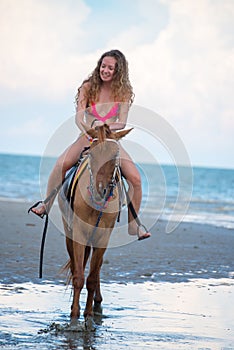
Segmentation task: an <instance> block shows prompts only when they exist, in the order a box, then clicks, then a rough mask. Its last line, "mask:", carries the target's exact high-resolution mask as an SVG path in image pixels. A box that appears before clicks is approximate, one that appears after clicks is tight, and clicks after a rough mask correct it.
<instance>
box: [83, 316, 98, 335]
mask: <svg viewBox="0 0 234 350" xmlns="http://www.w3.org/2000/svg"><path fill="white" fill-rule="evenodd" d="M85 329H86V331H88V332H94V331H95V330H96V324H95V322H94V320H93V317H92V316H86V318H85Z"/></svg>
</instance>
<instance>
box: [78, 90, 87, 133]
mask: <svg viewBox="0 0 234 350" xmlns="http://www.w3.org/2000/svg"><path fill="white" fill-rule="evenodd" d="M87 88H88V83H84V84H83V85H82V86H81V88H80V93H79V99H78V103H77V106H76V119H75V122H76V125H77V126H78V128H79V129H80V130H81V131H82V132H84V128H83V126H82V124H85V125H86V124H87V123H86V121H85V118H84V114H85V109H86V105H87V97H86V94H85V92H86V89H87ZM87 126H89V125H87Z"/></svg>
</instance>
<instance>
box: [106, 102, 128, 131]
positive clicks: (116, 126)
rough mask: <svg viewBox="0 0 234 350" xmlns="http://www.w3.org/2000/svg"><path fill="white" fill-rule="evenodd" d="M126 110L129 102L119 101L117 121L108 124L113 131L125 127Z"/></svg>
mask: <svg viewBox="0 0 234 350" xmlns="http://www.w3.org/2000/svg"><path fill="white" fill-rule="evenodd" d="M128 111H129V104H128V103H127V102H121V103H120V111H119V119H118V121H117V122H114V123H110V124H109V127H110V129H111V130H113V131H115V130H121V129H124V128H125V126H126V123H127V119H128Z"/></svg>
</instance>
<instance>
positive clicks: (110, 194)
mask: <svg viewBox="0 0 234 350" xmlns="http://www.w3.org/2000/svg"><path fill="white" fill-rule="evenodd" d="M96 140H98V139H93V141H96ZM105 141H107V142H115V143H116V144H117V145H118V153H117V156H116V161H115V167H114V171H113V174H112V178H111V181H110V183H109V185H108V189H107V191H106V195H105V197H104V198H103V200H102V201H99V202H98V201H97V200H96V199H95V198H94V176H93V173H92V169H91V165H90V162H91V160H90V152H89V155H88V170H89V177H90V184H89V186H88V187H87V189H88V191H89V195H90V200H91V202H92V204H93V206H94V208H95V209H96V210H98V211H99V214H98V218H97V221H96V224H95V227H94V229H93V232H92V235H91V237H90V239H89V242H88V244H90V242H91V240H92V238H93V235H94V234H95V232H96V230H97V228H98V226H99V223H100V221H101V218H102V215H103V210H104V209H106V207H107V205H108V202H109V201H110V199H111V197H113V192H114V189H115V187H116V184H117V183H116V175H117V171H119V170H120V167H119V163H120V161H119V159H120V156H119V153H120V152H119V144H118V142H117V141H116V140H113V139H108V138H107V139H105Z"/></svg>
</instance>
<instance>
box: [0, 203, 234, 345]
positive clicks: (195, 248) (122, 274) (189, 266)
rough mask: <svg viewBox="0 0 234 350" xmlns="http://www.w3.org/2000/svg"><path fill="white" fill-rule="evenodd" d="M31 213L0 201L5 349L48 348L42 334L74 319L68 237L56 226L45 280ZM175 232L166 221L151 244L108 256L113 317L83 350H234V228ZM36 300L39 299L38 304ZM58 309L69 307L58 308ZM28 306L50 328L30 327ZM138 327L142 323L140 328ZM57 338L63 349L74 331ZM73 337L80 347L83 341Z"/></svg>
mask: <svg viewBox="0 0 234 350" xmlns="http://www.w3.org/2000/svg"><path fill="white" fill-rule="evenodd" d="M29 206H30V205H29V203H21V202H16V201H8V200H4V201H1V202H0V215H1V272H0V280H1V303H0V304H1V309H2V310H3V311H2V312H1V317H2V320H3V327H2V329H1V338H0V342H1V343H0V344H2V346H3V347H5V348H6V349H8V348H11V347H12V349H13V348H22V349H23V348H27V346H26V345H25V344H29V345H30V344H31V345H30V346H31V347H29V348H33V346H35V348H37V346H38V348H39V343H38V342H40V345H41V347H40V348H43V346H42V344H43V342H41V337H42V335H40V336H38V335H37V334H38V333H37V332H38V331H39V330H40V329H41V328H42V329H46V327H48V325H49V324H50V323H51V322H54V323H62V322H68V320H69V312H70V311H69V308H70V303H71V299H70V289H69V291H68V289H67V287H66V286H65V284H66V276H65V275H64V274H61V272H60V269H61V267H62V266H63V265H64V264H65V262H66V261H67V259H68V255H67V252H66V247H65V237H64V234H63V233H62V232H61V231H60V230H59V229H58V228H57V227H55V226H54V224H53V222H50V223H49V228H48V233H47V238H46V244H45V251H44V265H43V279H42V280H41V279H39V278H38V268H39V251H40V242H41V235H42V229H43V224H44V221H43V220H41V219H40V218H38V217H37V216H35V215H32V214H27V209H28V208H29ZM145 224H147V223H145ZM165 226H166V222H164V221H158V222H156V224H155V225H154V227H153V228H152V237H151V238H150V239H147V240H144V241H141V242H139V241H137V240H134V241H132V242H131V243H129V244H126V245H121V246H119V247H114V248H109V249H107V251H106V253H105V256H104V263H103V267H102V271H101V281H102V286H103V298H104V302H103V304H104V313H105V317H103V319H102V322H101V324H100V326H98V327H99V328H97V330H96V332H95V336H92V337H94V338H92V339H93V340H90V339H89V340H88V342H90V341H91V342H92V347H91V345H90V347H84V345H82V346H83V347H81V348H85V349H86V348H87V349H122V348H123V349H126V348H127V349H200V348H204V347H205V348H206V349H212V350H213V349H221V348H222V349H224V348H225V349H234V337H233V334H234V319H233V302H234V294H233V293H234V280H233V277H234V262H233V251H234V234H233V230H230V229H226V228H222V227H215V226H211V225H205V224H203V225H201V224H194V223H185V222H182V223H181V224H180V225H179V226H178V227H177V229H176V230H175V231H173V232H172V233H171V234H167V233H165ZM68 288H70V287H68ZM35 291H36V293H34V292H35ZM65 291H67V292H65ZM66 293H67V294H66ZM83 293H85V290H84V292H83ZM26 295H31V297H32V299H30V300H31V303H30V302H29V300H28V299H27V297H26ZM25 297H26V299H25ZM35 298H38V299H37V300H35ZM51 298H52V299H51ZM84 299H85V297H84ZM26 300H27V301H26ZM55 301H59V305H58V304H57V302H56V304H55V305H54V304H53V303H55ZM11 303H13V305H12V304H11ZM28 303H29V304H28ZM83 303H84V300H83ZM25 305H28V308H31V309H32V310H31V312H33V310H34V312H35V313H38V316H37V317H39V318H42V319H43V321H41V322H38V319H37V321H35V324H34V326H33V327H32V324H30V326H29V325H27V322H26V321H28V318H30V315H28V314H27V312H28V310H27V311H25ZM45 305H47V306H46V310H44V308H45ZM40 308H41V310H40ZM26 309H27V307H26ZM20 310H21V311H22V310H24V311H22V312H23V315H24V316H25V315H26V314H27V317H26V319H24V326H25V327H26V330H24V332H23V333H24V336H22V334H21V336H19V333H20V332H19V330H15V329H14V327H13V329H12V324H11V322H10V321H7V320H11V316H12V315H13V314H14V318H13V319H14V320H15V321H16V320H17V317H18V318H19V315H20ZM43 310H44V311H43ZM46 311H47V313H46ZM25 312H26V314H25ZM116 313H117V314H118V316H117V315H116ZM46 314H47V316H46ZM17 315H18V316H17ZM42 315H43V317H42ZM24 316H22V315H21V316H20V317H23V318H24ZM34 318H35V315H34V316H33V315H32V319H33V320H34ZM131 320H134V322H136V324H135V325H134V326H133V324H132V323H131V322H132V321H131ZM18 322H19V319H18ZM20 322H22V319H21V321H20ZM129 322H130V323H129ZM10 324H11V326H10ZM130 325H132V327H131V326H130ZM30 327H31V328H30ZM119 327H120V328H119ZM27 329H28V332H27ZM125 332H126V333H125ZM134 332H135V333H134ZM42 333H43V332H42ZM129 333H130V334H131V336H129V335H128V334H129ZM103 334H105V337H103ZM98 335H99V336H98ZM51 336H52V335H51V334H50V342H51V343H50V347H49V348H51V349H53V348H56V349H59V348H60V345H61V344H60V343H63V340H62V339H64V333H63V335H62V336H61V337H62V338H59V340H58V337H57V335H56V338H53V337H52V338H51ZM46 337H47V333H45V335H44V338H43V341H45V344H47V345H48V339H47V338H46ZM72 337H73V338H74V339H73V342H75V344H78V345H77V348H79V347H78V346H81V345H80V336H79V335H77V337H76V336H75V335H74V334H73V335H72ZM39 339H40V341H39ZM46 339H47V340H46ZM66 339H67V338H66ZM121 339H122V340H121ZM76 342H77V343H76ZM32 344H34V345H32ZM82 344H83V343H82ZM95 344H96V345H95ZM114 344H115V345H114ZM63 346H64V344H63ZM45 348H46V345H45ZM61 348H64V347H62V346H61ZM66 348H69V347H66ZM70 348H72V347H70ZM70 348H69V349H70Z"/></svg>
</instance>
